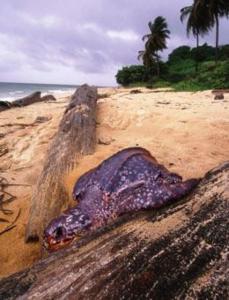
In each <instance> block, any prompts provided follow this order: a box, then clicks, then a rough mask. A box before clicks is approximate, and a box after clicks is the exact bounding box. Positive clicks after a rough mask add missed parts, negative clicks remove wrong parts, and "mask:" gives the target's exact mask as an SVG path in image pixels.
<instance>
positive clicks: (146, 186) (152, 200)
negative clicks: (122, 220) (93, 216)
mask: <svg viewBox="0 0 229 300" xmlns="http://www.w3.org/2000/svg"><path fill="white" fill-rule="evenodd" d="M198 183H199V179H190V180H187V181H184V182H182V181H181V182H178V183H173V184H169V183H166V182H165V181H160V180H159V181H158V182H157V181H155V182H152V181H145V182H144V183H143V182H136V183H132V185H131V186H128V187H126V189H124V188H123V189H122V190H119V191H117V192H116V193H115V194H114V195H112V197H114V199H115V200H114V202H115V203H116V211H117V215H122V214H125V213H128V212H133V211H139V210H144V209H150V208H159V207H161V206H164V205H166V204H169V203H171V202H173V201H176V200H179V199H181V198H182V197H184V196H186V195H188V194H189V193H190V192H191V191H192V189H194V188H195V187H196V186H197V184H198Z"/></svg>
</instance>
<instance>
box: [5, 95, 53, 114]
mask: <svg viewBox="0 0 229 300" xmlns="http://www.w3.org/2000/svg"><path fill="white" fill-rule="evenodd" d="M50 100H51V101H55V100H56V99H55V97H54V96H52V95H46V96H43V97H41V92H34V93H32V94H31V95H29V96H26V97H24V98H21V99H18V100H14V101H12V102H10V101H0V111H3V110H6V109H10V108H13V107H23V106H27V105H30V104H33V103H37V102H45V101H50Z"/></svg>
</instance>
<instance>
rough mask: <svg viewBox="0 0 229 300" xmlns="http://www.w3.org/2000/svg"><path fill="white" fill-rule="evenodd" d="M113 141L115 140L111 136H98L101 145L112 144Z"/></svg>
mask: <svg viewBox="0 0 229 300" xmlns="http://www.w3.org/2000/svg"><path fill="white" fill-rule="evenodd" d="M113 141H115V140H114V139H113V138H111V137H109V136H101V137H99V138H98V144H99V145H110V144H111V143H112V142H113Z"/></svg>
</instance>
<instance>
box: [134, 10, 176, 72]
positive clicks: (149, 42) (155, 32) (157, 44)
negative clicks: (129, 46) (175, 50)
mask: <svg viewBox="0 0 229 300" xmlns="http://www.w3.org/2000/svg"><path fill="white" fill-rule="evenodd" d="M148 26H149V29H150V33H149V34H146V35H144V36H143V38H142V40H143V41H145V40H146V43H145V50H144V51H139V56H138V58H142V60H143V64H144V65H146V66H149V64H152V63H154V62H155V61H156V63H157V75H158V76H159V75H160V67H159V60H160V56H159V54H158V52H159V51H162V50H164V49H166V48H167V45H166V39H167V38H169V34H170V31H169V30H168V25H167V22H166V20H165V18H163V17H161V16H159V17H157V18H156V19H155V20H154V22H153V23H152V22H149V23H148Z"/></svg>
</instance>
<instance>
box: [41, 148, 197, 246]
mask: <svg viewBox="0 0 229 300" xmlns="http://www.w3.org/2000/svg"><path fill="white" fill-rule="evenodd" d="M198 182H199V179H189V180H187V181H184V182H183V181H182V177H181V176H179V175H178V174H176V173H171V172H169V171H168V170H167V169H166V168H165V167H164V166H162V165H160V164H159V163H158V162H157V161H156V159H155V158H154V157H153V156H151V154H150V152H148V151H147V150H145V149H143V148H139V147H135V148H127V149H124V150H121V151H119V152H118V153H116V154H114V155H112V156H111V157H109V158H108V159H106V160H105V161H103V162H102V163H101V164H100V165H99V166H98V167H96V168H95V169H92V170H90V171H89V172H87V173H86V174H84V175H82V176H81V177H80V178H79V180H78V181H77V182H76V184H75V187H74V190H73V198H74V199H75V200H77V201H78V204H77V205H76V206H75V207H74V208H71V209H69V210H67V211H65V212H64V213H63V214H62V215H61V216H59V217H58V218H55V219H54V220H52V221H51V222H50V223H49V225H48V227H47V228H46V229H45V231H44V245H45V247H46V248H47V249H48V250H51V251H52V250H57V249H59V248H61V247H62V246H65V245H67V244H69V243H70V242H71V241H72V240H73V239H74V238H75V237H79V236H81V235H82V234H84V233H85V232H87V231H91V230H94V229H96V228H98V227H101V226H103V225H105V224H107V223H109V222H111V221H112V220H114V219H116V218H117V217H119V216H120V215H122V214H126V213H130V212H134V211H139V210H143V209H151V208H158V207H161V206H163V205H165V204H167V203H170V202H171V201H175V200H178V199H180V198H181V197H183V196H185V195H187V194H188V193H189V192H190V191H191V190H192V189H193V188H194V187H195V186H196V185H197V183H198Z"/></svg>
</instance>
